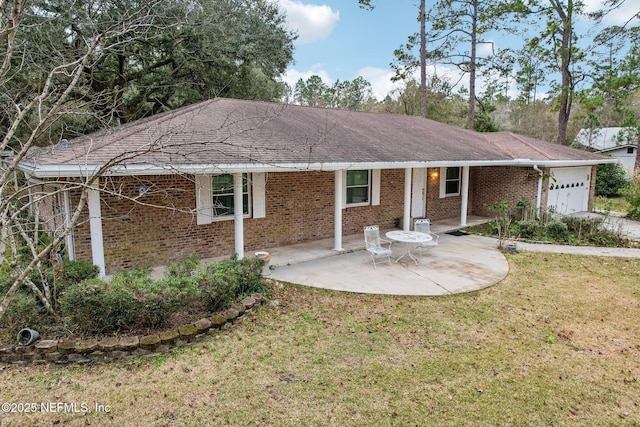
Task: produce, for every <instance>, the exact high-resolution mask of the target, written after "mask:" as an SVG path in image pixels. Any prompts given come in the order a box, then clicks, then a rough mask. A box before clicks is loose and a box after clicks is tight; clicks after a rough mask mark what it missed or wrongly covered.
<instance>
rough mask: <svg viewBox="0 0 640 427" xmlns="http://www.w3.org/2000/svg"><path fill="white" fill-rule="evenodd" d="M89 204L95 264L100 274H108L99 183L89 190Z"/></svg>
mask: <svg viewBox="0 0 640 427" xmlns="http://www.w3.org/2000/svg"><path fill="white" fill-rule="evenodd" d="M87 204H88V206H89V229H90V230H91V256H92V260H93V264H94V265H95V266H97V267H98V276H99V277H104V276H106V274H107V271H106V266H105V262H104V240H103V236H102V211H101V209H100V190H98V184H94V186H93V187H92V188H89V190H88V191H87Z"/></svg>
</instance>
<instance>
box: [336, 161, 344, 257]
mask: <svg viewBox="0 0 640 427" xmlns="http://www.w3.org/2000/svg"><path fill="white" fill-rule="evenodd" d="M342 173H343V172H342V171H335V172H334V177H335V178H334V182H335V189H334V193H335V200H334V202H333V203H334V207H333V210H334V213H333V250H335V251H342V250H343V249H342V200H343V198H344V189H343V182H342Z"/></svg>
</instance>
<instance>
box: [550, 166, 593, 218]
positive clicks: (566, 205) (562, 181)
mask: <svg viewBox="0 0 640 427" xmlns="http://www.w3.org/2000/svg"><path fill="white" fill-rule="evenodd" d="M550 173H551V179H550V180H549V198H548V199H547V208H553V210H555V211H556V212H558V213H562V214H571V213H575V212H584V211H586V210H587V209H588V208H589V187H590V185H591V167H590V166H583V167H574V168H552V169H551V171H550Z"/></svg>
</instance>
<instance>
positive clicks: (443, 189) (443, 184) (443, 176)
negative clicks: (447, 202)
mask: <svg viewBox="0 0 640 427" xmlns="http://www.w3.org/2000/svg"><path fill="white" fill-rule="evenodd" d="M446 195H447V168H440V198H441V199H444V197H445V196H446Z"/></svg>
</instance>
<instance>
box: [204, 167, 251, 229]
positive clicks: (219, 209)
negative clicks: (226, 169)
mask: <svg viewBox="0 0 640 427" xmlns="http://www.w3.org/2000/svg"><path fill="white" fill-rule="evenodd" d="M211 179H212V181H211V190H212V193H213V217H214V218H221V217H226V216H233V213H234V192H233V175H231V174H223V175H214V176H213V177H212V178H211ZM242 213H243V215H248V214H249V185H247V174H246V173H243V174H242Z"/></svg>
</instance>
